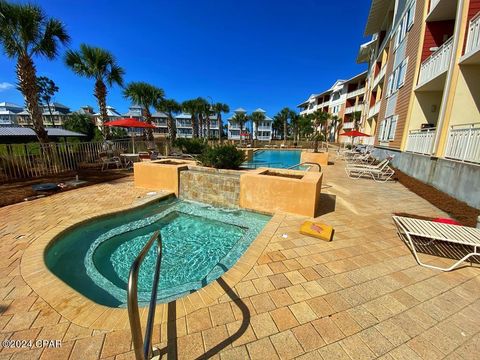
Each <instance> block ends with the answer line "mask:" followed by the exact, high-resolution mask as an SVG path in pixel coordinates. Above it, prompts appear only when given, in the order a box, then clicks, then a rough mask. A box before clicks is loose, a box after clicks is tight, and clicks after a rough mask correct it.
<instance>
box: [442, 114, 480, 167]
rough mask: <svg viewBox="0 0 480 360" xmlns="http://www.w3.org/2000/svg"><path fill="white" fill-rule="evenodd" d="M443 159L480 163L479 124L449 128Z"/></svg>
mask: <svg viewBox="0 0 480 360" xmlns="http://www.w3.org/2000/svg"><path fill="white" fill-rule="evenodd" d="M445 157H446V158H450V159H455V160H460V161H467V162H474V163H477V164H478V163H480V123H472V124H464V125H453V126H451V128H450V130H449V132H448V139H447V149H446V151H445Z"/></svg>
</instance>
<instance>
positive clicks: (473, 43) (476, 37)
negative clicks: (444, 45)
mask: <svg viewBox="0 0 480 360" xmlns="http://www.w3.org/2000/svg"><path fill="white" fill-rule="evenodd" d="M476 50H480V12H478V13H477V15H475V16H474V17H473V18H472V19H471V20H470V23H469V25H468V36H467V46H466V48H465V54H469V53H472V52H474V51H476Z"/></svg>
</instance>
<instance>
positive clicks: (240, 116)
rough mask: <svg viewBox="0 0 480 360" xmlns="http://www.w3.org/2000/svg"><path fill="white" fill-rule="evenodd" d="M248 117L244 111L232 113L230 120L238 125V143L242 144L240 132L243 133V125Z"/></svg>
mask: <svg viewBox="0 0 480 360" xmlns="http://www.w3.org/2000/svg"><path fill="white" fill-rule="evenodd" d="M248 120H249V118H248V115H247V114H246V113H244V112H238V113H235V115H233V117H232V119H231V120H230V121H231V122H233V123H235V124H238V125H239V126H240V144H242V143H243V142H242V133H243V127H244V126H245V124H246V123H247V122H248Z"/></svg>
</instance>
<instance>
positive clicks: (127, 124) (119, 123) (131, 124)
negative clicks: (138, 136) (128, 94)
mask: <svg viewBox="0 0 480 360" xmlns="http://www.w3.org/2000/svg"><path fill="white" fill-rule="evenodd" d="M103 125H104V126H114V127H121V128H137V129H139V128H142V129H155V125H152V124H149V123H146V122H144V121H140V120H137V119H134V118H124V119H117V120H112V121H109V122H106V123H104V124H103ZM132 144H133V153H135V135H132Z"/></svg>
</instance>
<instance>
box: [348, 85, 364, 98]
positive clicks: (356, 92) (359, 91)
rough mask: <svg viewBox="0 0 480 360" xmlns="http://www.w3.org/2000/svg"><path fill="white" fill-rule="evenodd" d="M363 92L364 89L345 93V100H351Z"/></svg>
mask: <svg viewBox="0 0 480 360" xmlns="http://www.w3.org/2000/svg"><path fill="white" fill-rule="evenodd" d="M364 92H365V87H362V88H360V89H357V90H354V91H351V92H349V93H347V98H351V97H355V96H358V95H361V94H363V93H364Z"/></svg>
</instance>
